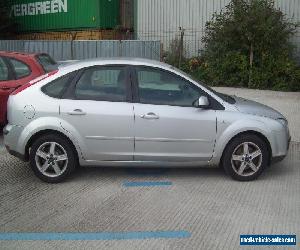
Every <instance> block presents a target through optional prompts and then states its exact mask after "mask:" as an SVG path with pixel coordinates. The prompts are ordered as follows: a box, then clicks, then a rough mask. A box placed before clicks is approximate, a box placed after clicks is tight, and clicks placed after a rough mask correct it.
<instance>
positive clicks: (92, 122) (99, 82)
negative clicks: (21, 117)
mask: <svg viewBox="0 0 300 250" xmlns="http://www.w3.org/2000/svg"><path fill="white" fill-rule="evenodd" d="M130 100H131V94H130V83H129V79H128V70H127V67H126V66H122V65H120V66H95V67H91V68H87V69H85V70H83V72H82V73H81V74H80V76H79V77H78V80H76V81H75V83H74V84H72V85H71V86H70V88H69V89H68V91H67V93H66V95H65V96H64V97H63V99H62V100H61V104H60V113H61V117H62V118H63V119H64V120H65V121H66V123H67V124H70V125H71V126H72V127H73V128H74V131H75V132H74V133H76V135H77V136H78V137H79V138H77V139H78V141H79V144H80V147H81V149H82V151H83V154H84V158H85V159H86V160H87V161H132V160H133V151H134V114H133V104H132V103H131V102H130ZM65 126H66V125H65Z"/></svg>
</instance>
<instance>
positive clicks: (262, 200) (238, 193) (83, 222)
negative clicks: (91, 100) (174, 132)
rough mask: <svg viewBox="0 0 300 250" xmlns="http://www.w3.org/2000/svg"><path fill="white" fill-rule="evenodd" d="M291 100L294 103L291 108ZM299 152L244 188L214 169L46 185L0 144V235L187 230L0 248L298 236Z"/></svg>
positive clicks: (228, 243)
mask: <svg viewBox="0 0 300 250" xmlns="http://www.w3.org/2000/svg"><path fill="white" fill-rule="evenodd" d="M225 90H226V92H227V91H228V92H231V91H240V90H234V89H225ZM224 92H225V91H224ZM249 92H252V90H250V91H249ZM241 93H242V94H243V95H244V96H245V97H246V95H247V94H249V93H248V91H246V90H242V91H241ZM268 93H269V92H266V94H267V95H266V97H265V98H263V97H261V92H259V94H257V92H253V95H254V98H262V100H263V102H265V103H266V102H267V104H268V103H270V104H272V102H274V105H277V104H276V103H277V101H275V100H276V99H277V97H273V98H272V96H271V95H270V96H269V95H268ZM285 94H286V93H285ZM287 94H288V95H290V94H289V93H287ZM249 95H251V94H249ZM276 95H277V94H276ZM278 95H279V96H280V94H278ZM291 96H293V95H292V94H291ZM295 96H296V95H295ZM294 100H298V103H295V104H294V103H293V101H294ZM279 101H282V105H283V106H286V107H287V109H285V108H283V107H281V108H282V110H281V111H282V112H283V113H284V114H285V115H287V116H288V117H289V116H291V118H293V116H295V117H296V118H297V117H298V118H297V119H298V120H299V114H297V113H296V111H297V110H295V112H294V114H293V112H290V111H289V110H288V105H287V104H285V102H289V101H291V102H292V103H290V106H291V108H290V109H294V106H293V105H299V99H297V98H296V97H295V99H292V97H286V96H284V97H282V96H281V97H280V98H278V102H279ZM275 108H276V107H275ZM297 119H291V121H292V122H293V121H294V120H297ZM291 127H292V128H294V129H293V132H292V133H293V140H294V141H297V140H298V137H297V135H299V133H298V134H297V126H295V125H294V124H291ZM298 128H299V127H298ZM298 130H299V129H298ZM1 143H2V142H1V139H0V144H1ZM299 153H300V143H297V142H293V143H292V144H291V148H290V151H289V155H288V157H287V158H286V159H285V160H284V161H283V162H281V163H278V164H276V165H274V166H272V167H271V168H269V169H267V170H266V171H265V173H264V174H263V175H262V176H261V178H259V179H258V180H257V181H254V182H247V183H241V182H236V181H233V180H231V179H230V178H229V177H227V176H225V174H224V173H223V171H222V170H220V169H168V170H165V171H160V170H149V169H140V170H134V171H133V170H128V169H109V168H107V169H105V168H90V169H80V170H79V171H77V172H76V173H75V175H74V176H73V177H72V178H70V179H69V180H68V181H67V182H65V183H61V184H57V185H49V184H46V183H43V182H41V181H39V180H38V179H37V178H36V177H34V175H33V174H32V172H31V170H30V168H29V166H28V164H26V163H23V162H21V161H19V160H17V159H16V158H14V157H12V156H10V155H9V154H8V153H7V152H6V151H5V149H4V148H3V147H1V146H0V170H1V171H0V235H1V233H7V232H22V233H25V232H26V233H28V232H35V233H36V232H46V233H48V232H137V231H139V232H143V231H154V232H155V231H187V232H189V233H190V237H187V238H181V239H180V238H178V239H177V238H174V239H163V238H162V239H144V240H100V241H0V249H1V250H2V249H122V250H123V249H189V250H190V249H205V250H206V249H240V248H241V249H257V247H253V248H250V247H240V246H239V236H240V234H296V235H297V236H298V238H299V236H300V209H299V207H300V195H299V194H300V168H299V166H300V154H299ZM127 181H167V182H171V185H168V186H160V187H126V186H125V185H124V183H125V182H127ZM298 246H299V239H298ZM264 248H267V249H274V247H264ZM278 249H286V248H283V247H278ZM292 249H293V248H292ZM295 249H296V248H295Z"/></svg>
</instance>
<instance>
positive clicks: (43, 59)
mask: <svg viewBox="0 0 300 250" xmlns="http://www.w3.org/2000/svg"><path fill="white" fill-rule="evenodd" d="M36 58H37V60H38V61H39V63H40V64H41V65H42V67H43V69H44V70H45V72H46V73H49V72H51V71H54V70H57V69H58V64H57V63H56V62H55V61H54V60H53V59H52V58H51V57H50V56H49V55H47V54H42V55H38V56H36Z"/></svg>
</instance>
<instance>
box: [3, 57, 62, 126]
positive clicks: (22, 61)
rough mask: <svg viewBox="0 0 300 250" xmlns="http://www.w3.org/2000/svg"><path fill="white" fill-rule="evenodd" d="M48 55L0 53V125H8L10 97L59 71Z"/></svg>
mask: <svg viewBox="0 0 300 250" xmlns="http://www.w3.org/2000/svg"><path fill="white" fill-rule="evenodd" d="M57 67H58V66H57V63H56V62H55V61H54V60H53V59H52V58H51V57H50V56H49V55H47V54H25V53H17V52H5V51H0V125H4V124H5V123H6V109H7V100H8V97H9V95H10V94H11V93H12V92H13V91H15V90H16V89H17V88H19V87H20V86H22V85H24V84H26V83H28V82H29V81H31V80H33V79H35V78H37V77H39V76H41V75H44V74H46V73H48V72H51V71H53V70H56V69H57Z"/></svg>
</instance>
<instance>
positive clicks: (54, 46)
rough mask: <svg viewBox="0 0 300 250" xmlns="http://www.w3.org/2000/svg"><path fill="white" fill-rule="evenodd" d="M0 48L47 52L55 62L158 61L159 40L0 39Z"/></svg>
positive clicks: (159, 54)
mask: <svg viewBox="0 0 300 250" xmlns="http://www.w3.org/2000/svg"><path fill="white" fill-rule="evenodd" d="M0 50H5V51H17V52H29V53H41V52H44V53H48V54H49V55H51V56H52V57H53V58H54V59H55V60H57V61H65V60H80V59H88V58H96V57H139V58H147V59H152V60H158V61H159V60H160V58H161V44H160V41H140V40H124V41H116V40H107V41H106V40H101V41H100V40H99V41H77V40H76V41H42V40H39V41H37V40H35V41H32V40H0Z"/></svg>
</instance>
